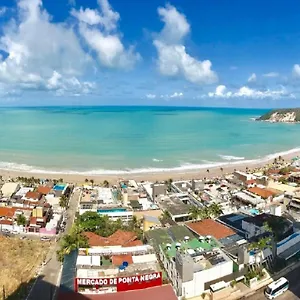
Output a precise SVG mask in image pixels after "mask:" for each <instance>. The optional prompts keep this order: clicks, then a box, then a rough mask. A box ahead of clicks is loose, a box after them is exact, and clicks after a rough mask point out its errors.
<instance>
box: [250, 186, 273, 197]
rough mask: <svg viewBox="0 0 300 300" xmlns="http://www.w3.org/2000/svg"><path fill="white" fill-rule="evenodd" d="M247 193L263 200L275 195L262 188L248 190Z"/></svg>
mask: <svg viewBox="0 0 300 300" xmlns="http://www.w3.org/2000/svg"><path fill="white" fill-rule="evenodd" d="M248 191H249V192H251V193H253V194H255V195H257V196H260V197H262V198H263V199H267V198H269V197H271V196H274V195H276V194H274V193H273V192H271V191H269V190H267V189H262V188H259V187H253V188H250V189H248Z"/></svg>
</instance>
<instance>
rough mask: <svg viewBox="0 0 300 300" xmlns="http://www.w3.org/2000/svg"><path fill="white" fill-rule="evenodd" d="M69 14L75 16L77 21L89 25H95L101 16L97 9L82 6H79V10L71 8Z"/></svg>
mask: <svg viewBox="0 0 300 300" xmlns="http://www.w3.org/2000/svg"><path fill="white" fill-rule="evenodd" d="M71 15H73V16H74V17H76V18H77V19H78V20H79V21H81V22H84V23H87V24H89V25H96V24H99V23H100V22H101V17H100V15H99V13H98V11H96V10H94V9H90V8H86V9H83V8H82V7H80V10H79V11H77V10H75V9H74V8H73V9H72V10H71Z"/></svg>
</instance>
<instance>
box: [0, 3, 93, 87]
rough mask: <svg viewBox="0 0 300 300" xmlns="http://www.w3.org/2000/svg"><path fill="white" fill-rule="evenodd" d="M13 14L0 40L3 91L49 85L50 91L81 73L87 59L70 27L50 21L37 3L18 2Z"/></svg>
mask: <svg viewBox="0 0 300 300" xmlns="http://www.w3.org/2000/svg"><path fill="white" fill-rule="evenodd" d="M17 14H18V16H17V18H16V19H12V20H10V22H9V23H8V24H7V25H6V26H4V27H3V35H2V36H1V37H0V50H2V51H4V52H6V53H7V57H6V58H5V59H3V58H0V82H1V83H3V84H5V85H6V87H7V89H10V88H17V89H49V84H50V85H52V87H51V90H54V89H55V87H54V86H55V83H56V82H58V81H59V80H64V81H68V80H70V79H72V78H75V77H80V76H81V75H82V74H83V73H84V71H85V68H86V66H87V64H88V63H89V61H90V58H89V56H88V55H86V53H85V52H84V51H83V50H82V48H81V46H80V43H79V41H78V39H77V37H76V35H75V33H74V32H73V30H72V28H70V27H68V26H67V25H66V24H64V23H53V22H51V16H49V14H48V13H47V11H45V10H44V9H43V7H42V1H41V0H19V1H18V4H17ZM54 72H56V73H54ZM55 74H56V75H55ZM58 74H59V76H61V77H60V78H58V77H57V76H58ZM55 76H56V77H55ZM66 86H67V85H66ZM68 86H69V87H70V88H71V86H70V85H68Z"/></svg>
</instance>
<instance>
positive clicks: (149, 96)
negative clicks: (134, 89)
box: [146, 94, 156, 99]
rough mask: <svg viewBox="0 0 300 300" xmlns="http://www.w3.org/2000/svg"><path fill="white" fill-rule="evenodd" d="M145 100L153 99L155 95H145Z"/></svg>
mask: <svg viewBox="0 0 300 300" xmlns="http://www.w3.org/2000/svg"><path fill="white" fill-rule="evenodd" d="M146 98H148V99H155V98H156V95H155V94H147V95H146Z"/></svg>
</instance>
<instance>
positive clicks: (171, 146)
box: [0, 107, 300, 175]
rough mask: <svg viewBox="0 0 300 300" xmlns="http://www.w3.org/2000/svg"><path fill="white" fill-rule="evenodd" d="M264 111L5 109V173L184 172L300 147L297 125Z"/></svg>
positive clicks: (0, 118)
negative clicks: (266, 117)
mask: <svg viewBox="0 0 300 300" xmlns="http://www.w3.org/2000/svg"><path fill="white" fill-rule="evenodd" d="M265 112H266V110H256V109H230V108H181V107H180V108H179V107H39V108H0V169H5V170H15V171H26V172H32V173H39V172H40V173H43V172H48V173H58V174H59V173H64V174H68V173H74V174H86V175H101V174H124V173H130V172H132V173H143V172H163V171H168V170H174V171H176V170H178V171H182V170H192V169H199V168H209V167H212V166H218V165H220V166H221V165H222V164H224V163H228V162H229V163H232V164H235V163H239V162H241V161H248V160H251V161H252V160H263V159H266V158H268V157H272V156H274V157H275V156H276V155H277V156H278V155H279V153H281V154H283V153H285V152H286V151H290V150H291V149H296V148H298V147H300V139H299V137H300V124H279V123H276V124H275V123H273V124H270V123H267V122H256V121H254V118H255V117H258V116H260V115H261V114H263V113H265ZM292 151H293V150H292Z"/></svg>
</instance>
